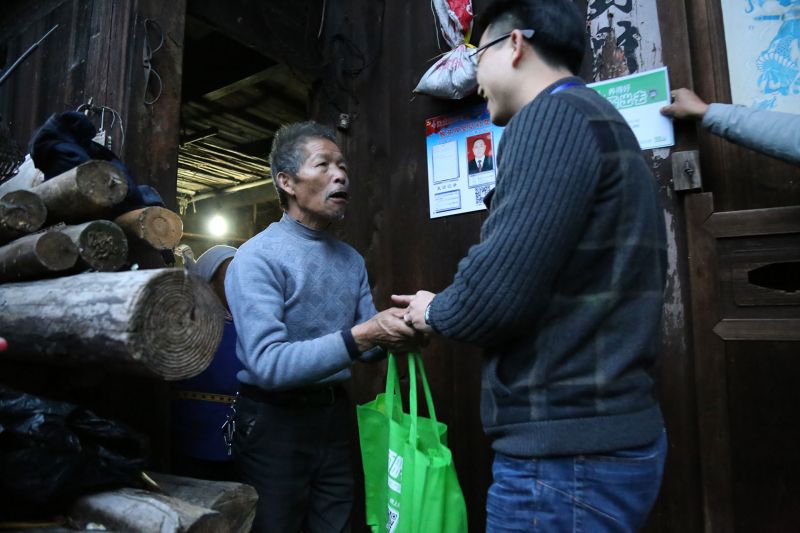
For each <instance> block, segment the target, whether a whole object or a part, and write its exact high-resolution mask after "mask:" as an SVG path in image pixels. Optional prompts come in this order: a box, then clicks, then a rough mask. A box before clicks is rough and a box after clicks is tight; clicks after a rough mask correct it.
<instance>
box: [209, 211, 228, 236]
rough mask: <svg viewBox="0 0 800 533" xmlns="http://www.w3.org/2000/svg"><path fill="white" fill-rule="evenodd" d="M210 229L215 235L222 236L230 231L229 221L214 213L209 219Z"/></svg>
mask: <svg viewBox="0 0 800 533" xmlns="http://www.w3.org/2000/svg"><path fill="white" fill-rule="evenodd" d="M208 231H209V233H211V235H213V236H214V237H222V236H223V235H225V234H226V233H228V221H227V220H225V218H224V217H223V216H222V215H214V216H213V217H211V220H209V221H208Z"/></svg>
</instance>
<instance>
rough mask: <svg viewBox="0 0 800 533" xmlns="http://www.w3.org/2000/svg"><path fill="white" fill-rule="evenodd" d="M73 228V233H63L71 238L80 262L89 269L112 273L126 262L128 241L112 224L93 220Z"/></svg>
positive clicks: (106, 221)
mask: <svg viewBox="0 0 800 533" xmlns="http://www.w3.org/2000/svg"><path fill="white" fill-rule="evenodd" d="M74 228H75V231H72V232H69V231H64V233H67V234H68V235H70V237H72V240H73V242H74V243H75V245H76V246H77V247H78V251H79V252H80V256H81V260H82V261H83V262H84V263H85V264H86V265H87V266H88V267H89V268H92V269H94V270H97V271H98V272H114V271H116V270H119V269H120V268H122V266H123V265H124V264H125V262H126V261H127V260H128V239H127V238H126V237H125V234H124V233H123V232H122V230H121V229H120V228H119V226H117V225H116V224H114V223H113V222H111V221H108V220H95V221H93V222H87V223H86V224H82V225H80V226H74Z"/></svg>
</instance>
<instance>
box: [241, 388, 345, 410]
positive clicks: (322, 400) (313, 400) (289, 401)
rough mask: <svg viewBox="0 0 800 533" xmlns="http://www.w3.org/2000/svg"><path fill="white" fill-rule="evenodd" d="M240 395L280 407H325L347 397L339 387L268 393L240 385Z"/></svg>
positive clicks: (260, 389)
mask: <svg viewBox="0 0 800 533" xmlns="http://www.w3.org/2000/svg"><path fill="white" fill-rule="evenodd" d="M239 394H241V395H242V397H244V398H248V399H250V400H254V401H256V402H266V403H270V404H273V405H280V406H287V407H291V406H295V407H324V406H327V405H333V404H335V403H336V400H338V399H339V398H343V397H344V395H345V392H344V388H343V387H342V386H341V385H339V384H336V385H328V386H323V387H307V388H302V389H290V390H282V391H266V390H264V389H262V388H260V387H256V386H255V385H248V384H246V383H240V384H239Z"/></svg>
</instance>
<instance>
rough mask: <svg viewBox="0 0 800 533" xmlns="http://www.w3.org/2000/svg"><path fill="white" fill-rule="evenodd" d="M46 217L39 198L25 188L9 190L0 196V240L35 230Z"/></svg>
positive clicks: (42, 203) (45, 211)
mask: <svg viewBox="0 0 800 533" xmlns="http://www.w3.org/2000/svg"><path fill="white" fill-rule="evenodd" d="M46 218H47V208H46V207H45V206H44V202H42V200H41V198H39V196H38V195H36V194H35V193H32V192H30V191H26V190H19V191H11V192H9V193H6V194H4V195H3V197H2V198H0V240H2V241H8V240H11V239H13V238H16V237H19V236H22V235H26V234H28V233H33V232H34V231H37V230H38V229H39V228H41V227H42V225H43V224H44V222H45V219H46Z"/></svg>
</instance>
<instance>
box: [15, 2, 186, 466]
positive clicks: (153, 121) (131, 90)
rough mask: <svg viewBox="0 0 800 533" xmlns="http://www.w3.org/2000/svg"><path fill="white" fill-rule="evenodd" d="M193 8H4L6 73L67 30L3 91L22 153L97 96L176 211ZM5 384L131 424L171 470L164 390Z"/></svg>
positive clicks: (50, 372) (28, 378) (23, 373)
mask: <svg viewBox="0 0 800 533" xmlns="http://www.w3.org/2000/svg"><path fill="white" fill-rule="evenodd" d="M185 5H186V3H185V0H175V1H171V2H160V1H158V0H90V1H87V0H36V1H17V0H9V1H7V2H3V6H2V11H0V61H2V62H3V63H4V66H8V65H10V64H11V63H12V62H13V61H14V60H15V59H16V58H17V57H18V56H19V55H21V54H22V53H23V52H24V51H25V50H26V49H27V48H28V47H29V46H30V45H31V44H33V43H34V42H36V41H37V40H38V39H39V38H40V37H41V36H42V35H44V33H45V32H46V31H47V30H49V29H50V28H51V27H53V26H54V25H55V24H59V25H60V26H59V28H58V29H57V30H56V31H55V32H53V34H51V35H50V37H49V38H48V39H47V40H46V41H45V42H44V43H43V44H42V45H41V46H40V48H39V49H38V50H36V51H35V52H34V53H33V54H32V55H31V56H30V57H29V58H28V59H27V61H26V62H25V63H24V64H23V65H22V66H21V67H20V68H19V69H18V70H17V71H15V72H14V73H13V75H12V77H11V78H9V80H8V81H7V82H6V83H5V84H4V85H3V87H2V88H0V113H1V114H2V116H3V120H4V121H5V122H6V123H8V124H9V125H10V128H11V131H12V133H13V135H14V137H15V139H16V140H17V143H18V144H19V145H20V147H22V148H23V150H24V151H25V152H27V145H28V141H29V139H30V138H31V135H32V134H33V133H34V131H35V130H36V128H38V127H39V126H40V125H41V124H42V123H43V122H44V121H45V120H46V119H47V118H48V117H49V116H50V115H51V114H53V113H59V112H63V111H68V110H74V109H75V108H77V107H78V106H79V105H80V104H82V103H85V102H86V101H87V100H88V99H89V98H90V97H91V98H93V103H94V104H95V105H105V106H108V107H110V108H113V109H116V110H118V112H119V113H120V114H121V115H122V117H123V120H124V125H125V144H124V147H122V149H120V148H121V146H122V137H121V134H120V131H119V130H118V129H114V130H113V132H114V135H113V146H112V149H113V150H114V151H115V152H116V153H117V154H118V155H119V156H120V157H121V159H122V160H123V161H124V162H125V163H126V164H127V165H128V166H129V168H130V169H131V171H132V172H133V174H134V175H135V176H136V178H137V180H138V181H139V182H140V183H146V184H150V185H152V186H154V187H155V188H156V190H158V192H159V193H160V194H161V196H162V197H163V199H164V201H165V202H166V204H167V206H169V207H172V208H175V200H176V199H175V187H176V175H177V171H176V168H177V149H178V118H179V117H178V112H179V103H180V88H181V83H180V79H181V62H182V45H183V27H184V17H185ZM146 18H150V19H154V20H156V21H157V22H158V24H159V25H160V26H161V29H162V30H163V33H164V47H163V48H162V49H161V50H160V51H158V52H156V54H155V55H154V56H153V66H154V68H155V69H157V71H158V72H159V74H160V75H161V77H162V80H163V91H162V94H161V97H160V98H159V99H158V101H157V102H156V103H155V104H154V105H152V106H146V105H145V104H144V103H143V97H144V91H145V88H144V69H143V67H142V51H143V43H144V37H145V35H144V25H143V22H144V20H145V19H146ZM0 335H2V332H0ZM0 381H2V383H4V384H5V385H8V386H11V387H17V388H19V389H21V390H25V391H27V392H32V393H37V394H41V395H43V396H47V397H53V398H59V399H64V400H67V401H71V402H75V403H79V404H81V405H84V406H87V407H89V408H91V409H94V410H96V411H97V412H98V413H99V414H101V415H103V416H109V417H113V418H117V419H120V420H123V421H125V422H128V423H129V424H131V425H132V426H134V427H135V428H137V429H139V430H140V431H142V432H144V433H146V434H147V435H149V436H150V438H151V443H152V447H153V451H154V455H153V457H154V464H153V466H156V467H159V466H161V467H164V466H166V464H167V461H168V459H167V457H168V450H169V426H168V418H167V408H166V406H167V405H168V400H169V397H168V395H167V386H166V384H165V383H163V382H158V381H154V380H152V379H148V378H140V377H131V376H127V375H119V374H113V373H109V372H107V371H106V370H105V369H103V368H88V369H60V368H43V367H41V366H36V365H25V364H23V363H3V364H2V365H0ZM132 401H133V403H132ZM132 405H134V406H135V408H131V406H132Z"/></svg>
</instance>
